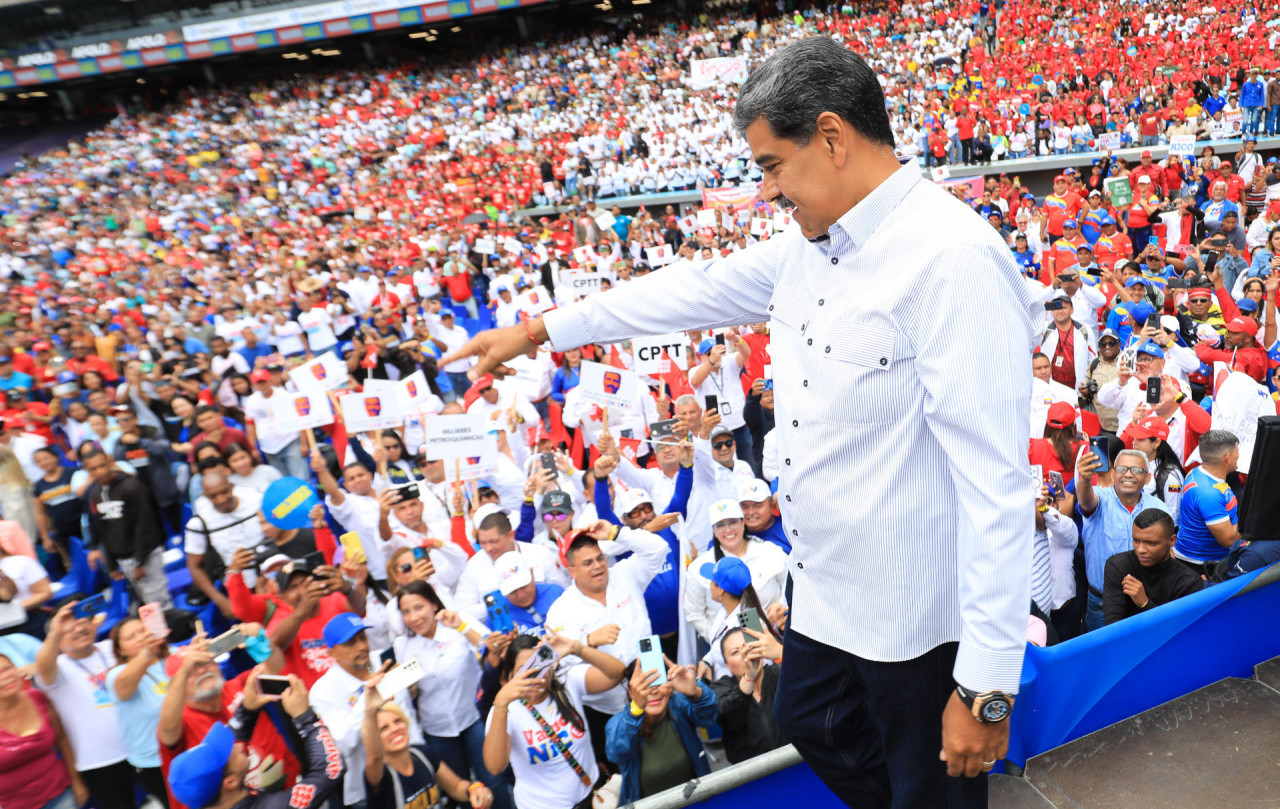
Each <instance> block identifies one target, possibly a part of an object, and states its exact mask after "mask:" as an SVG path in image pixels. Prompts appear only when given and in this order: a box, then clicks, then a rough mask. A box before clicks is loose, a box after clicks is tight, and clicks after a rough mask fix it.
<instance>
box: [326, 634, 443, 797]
mask: <svg viewBox="0 0 1280 809" xmlns="http://www.w3.org/2000/svg"><path fill="white" fill-rule="evenodd" d="M368 629H369V627H367V626H365V625H364V624H363V623H362V622H361V621H360V617H359V616H358V615H356V614H355V613H350V612H344V613H340V614H338V615H335V616H334V617H332V618H330V619H329V623H327V624H325V625H324V644H325V646H327V647H329V656H330V657H331V658H333V662H334V665H332V666H330V667H329V670H328V671H326V672H325V673H324V674H323V675H321V677H320V679H319V680H316V681H315V683H314V684H312V686H311V707H312V708H313V709H314V710H315V712H316V716H318V717H320V719H321V720H323V721H324V724H325V726H326V727H328V728H329V732H330V733H332V734H333V740H334V742H336V743H337V745H338V750H339V751H341V752H342V757H343V758H344V759H345V760H346V762H347V773H346V776H345V777H344V778H343V783H342V803H343V804H345V805H346V806H354V805H356V804H357V803H361V802H363V801H364V799H365V792H364V745H363V744H361V741H362V739H361V735H360V731H361V728H362V727H363V725H364V709H365V704H364V692H365V683H366V682H367V681H368V680H369V678H370V677H371V676H372V675H373V672H372V671H370V667H369V639H368V637H367V636H366V635H365V631H366V630H368ZM398 659H399V658H398ZM392 698H393V699H394V700H395V702H396V703H397V704H398V705H399V706H400V707H401V709H403V710H404V712H405V714H406V715H407V716H408V717H409V736H410V738H411V740H412V742H414V743H420V742H421V740H422V729H421V728H420V727H419V726H418V720H417V714H416V712H415V711H414V710H413V701H412V700H411V699H410V698H409V692H408V690H406V689H401V690H400V691H397V692H396V693H395V695H394V696H393V697H392Z"/></svg>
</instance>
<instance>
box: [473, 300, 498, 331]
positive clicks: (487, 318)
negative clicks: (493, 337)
mask: <svg viewBox="0 0 1280 809" xmlns="http://www.w3.org/2000/svg"><path fill="white" fill-rule="evenodd" d="M477 312H478V313H479V315H480V317H479V322H480V330H481V331H488V330H489V329H492V328H493V325H494V322H493V310H492V309H490V308H489V307H488V306H480V307H477ZM468 331H470V329H468Z"/></svg>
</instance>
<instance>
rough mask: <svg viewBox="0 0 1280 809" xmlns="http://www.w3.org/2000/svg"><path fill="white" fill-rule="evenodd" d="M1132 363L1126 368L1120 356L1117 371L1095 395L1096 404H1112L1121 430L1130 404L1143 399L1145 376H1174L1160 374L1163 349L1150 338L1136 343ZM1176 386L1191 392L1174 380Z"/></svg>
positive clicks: (1130, 415)
mask: <svg viewBox="0 0 1280 809" xmlns="http://www.w3.org/2000/svg"><path fill="white" fill-rule="evenodd" d="M1134 366H1135V367H1133V368H1130V367H1129V366H1128V365H1127V364H1125V361H1124V358H1123V357H1121V360H1120V366H1119V367H1120V375H1119V376H1117V377H1116V378H1115V379H1113V380H1111V381H1110V382H1108V383H1106V384H1105V385H1103V386H1102V387H1100V388H1098V395H1097V397H1096V401H1097V402H1098V404H1100V405H1105V406H1106V407H1114V408H1116V410H1117V411H1118V412H1117V413H1116V418H1118V419H1119V423H1120V428H1121V429H1122V430H1123V429H1124V428H1125V427H1126V426H1128V424H1129V423H1130V422H1132V421H1133V411H1134V408H1136V407H1137V406H1138V404H1139V403H1142V402H1145V401H1146V400H1147V380H1148V379H1149V378H1151V377H1153V376H1162V375H1164V376H1165V379H1173V378H1174V377H1170V376H1168V375H1165V374H1164V367H1165V354H1164V349H1162V348H1160V346H1158V345H1156V344H1155V343H1153V342H1151V341H1150V340H1148V341H1146V342H1144V343H1142V344H1140V345H1139V346H1138V351H1137V354H1136V355H1135V358H1134ZM1178 387H1179V388H1180V389H1181V391H1182V393H1183V394H1184V395H1186V396H1190V395H1191V386H1190V384H1188V383H1186V382H1183V381H1181V380H1178ZM1162 392H1163V388H1162ZM1175 395H1176V394H1175Z"/></svg>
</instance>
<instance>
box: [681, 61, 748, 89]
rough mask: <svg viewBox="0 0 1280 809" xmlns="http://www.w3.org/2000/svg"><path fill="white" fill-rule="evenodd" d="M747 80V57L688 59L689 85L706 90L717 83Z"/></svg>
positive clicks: (736, 82) (735, 82) (734, 82)
mask: <svg viewBox="0 0 1280 809" xmlns="http://www.w3.org/2000/svg"><path fill="white" fill-rule="evenodd" d="M746 80H747V57H745V56H721V57H718V58H716V59H691V60H690V61H689V86H690V87H692V88H693V89H694V90H706V89H708V88H710V87H715V86H716V85H718V84H729V83H732V84H742V83H743V82H744V81H746Z"/></svg>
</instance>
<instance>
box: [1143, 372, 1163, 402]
mask: <svg viewBox="0 0 1280 809" xmlns="http://www.w3.org/2000/svg"><path fill="white" fill-rule="evenodd" d="M1163 386H1164V380H1162V379H1161V378H1160V377H1158V376H1149V377H1147V404H1149V405H1157V404H1160V394H1161V393H1162V392H1163V391H1162V390H1161V388H1162V387H1163Z"/></svg>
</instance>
